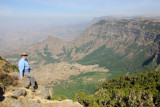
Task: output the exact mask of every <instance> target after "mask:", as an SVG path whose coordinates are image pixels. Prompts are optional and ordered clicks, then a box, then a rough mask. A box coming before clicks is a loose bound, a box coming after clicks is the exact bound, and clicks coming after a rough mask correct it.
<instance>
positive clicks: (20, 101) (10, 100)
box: [0, 86, 83, 107]
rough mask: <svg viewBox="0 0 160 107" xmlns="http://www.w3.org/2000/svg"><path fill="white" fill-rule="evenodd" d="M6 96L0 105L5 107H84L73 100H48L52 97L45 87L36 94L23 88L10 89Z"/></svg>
mask: <svg viewBox="0 0 160 107" xmlns="http://www.w3.org/2000/svg"><path fill="white" fill-rule="evenodd" d="M45 94H46V95H45ZM4 96H5V98H4V99H3V101H1V100H0V105H1V106H4V107H83V106H82V105H80V104H79V103H78V102H73V101H71V100H64V101H51V100H48V99H47V98H49V97H50V96H49V95H48V91H47V89H46V88H45V87H43V86H42V87H40V89H38V90H37V91H36V92H32V91H31V90H30V89H26V88H21V87H14V88H10V89H8V91H7V92H6V93H5V94H4Z"/></svg>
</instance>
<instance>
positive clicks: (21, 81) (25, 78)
mask: <svg viewBox="0 0 160 107" xmlns="http://www.w3.org/2000/svg"><path fill="white" fill-rule="evenodd" d="M19 83H21V84H22V85H23V86H24V87H25V88H29V86H30V85H31V82H30V78H28V77H26V76H24V79H23V80H19Z"/></svg>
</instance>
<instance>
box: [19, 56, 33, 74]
mask: <svg viewBox="0 0 160 107" xmlns="http://www.w3.org/2000/svg"><path fill="white" fill-rule="evenodd" d="M18 68H19V72H20V77H23V70H29V72H31V68H30V67H29V63H28V60H27V59H24V58H21V59H20V60H19V62H18Z"/></svg>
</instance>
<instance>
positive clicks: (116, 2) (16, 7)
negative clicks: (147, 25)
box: [0, 0, 160, 27]
mask: <svg viewBox="0 0 160 107" xmlns="http://www.w3.org/2000/svg"><path fill="white" fill-rule="evenodd" d="M109 15H124V16H134V15H143V16H144V15H160V0H0V24H1V27H2V25H4V26H12V25H14V26H16V25H15V23H16V24H17V26H18V25H19V24H21V25H23V24H39V23H41V24H42V23H53V24H54V23H55V24H56V23H62V24H63V23H64V24H70V23H76V22H77V23H78V22H83V21H87V20H92V19H93V18H94V17H101V16H109Z"/></svg>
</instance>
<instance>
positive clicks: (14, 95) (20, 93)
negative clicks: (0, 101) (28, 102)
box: [10, 89, 27, 99]
mask: <svg viewBox="0 0 160 107" xmlns="http://www.w3.org/2000/svg"><path fill="white" fill-rule="evenodd" d="M26 95H27V92H26V91H25V90H24V89H12V90H11V91H10V96H11V97H12V98H16V99H17V98H18V97H20V96H26Z"/></svg>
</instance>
